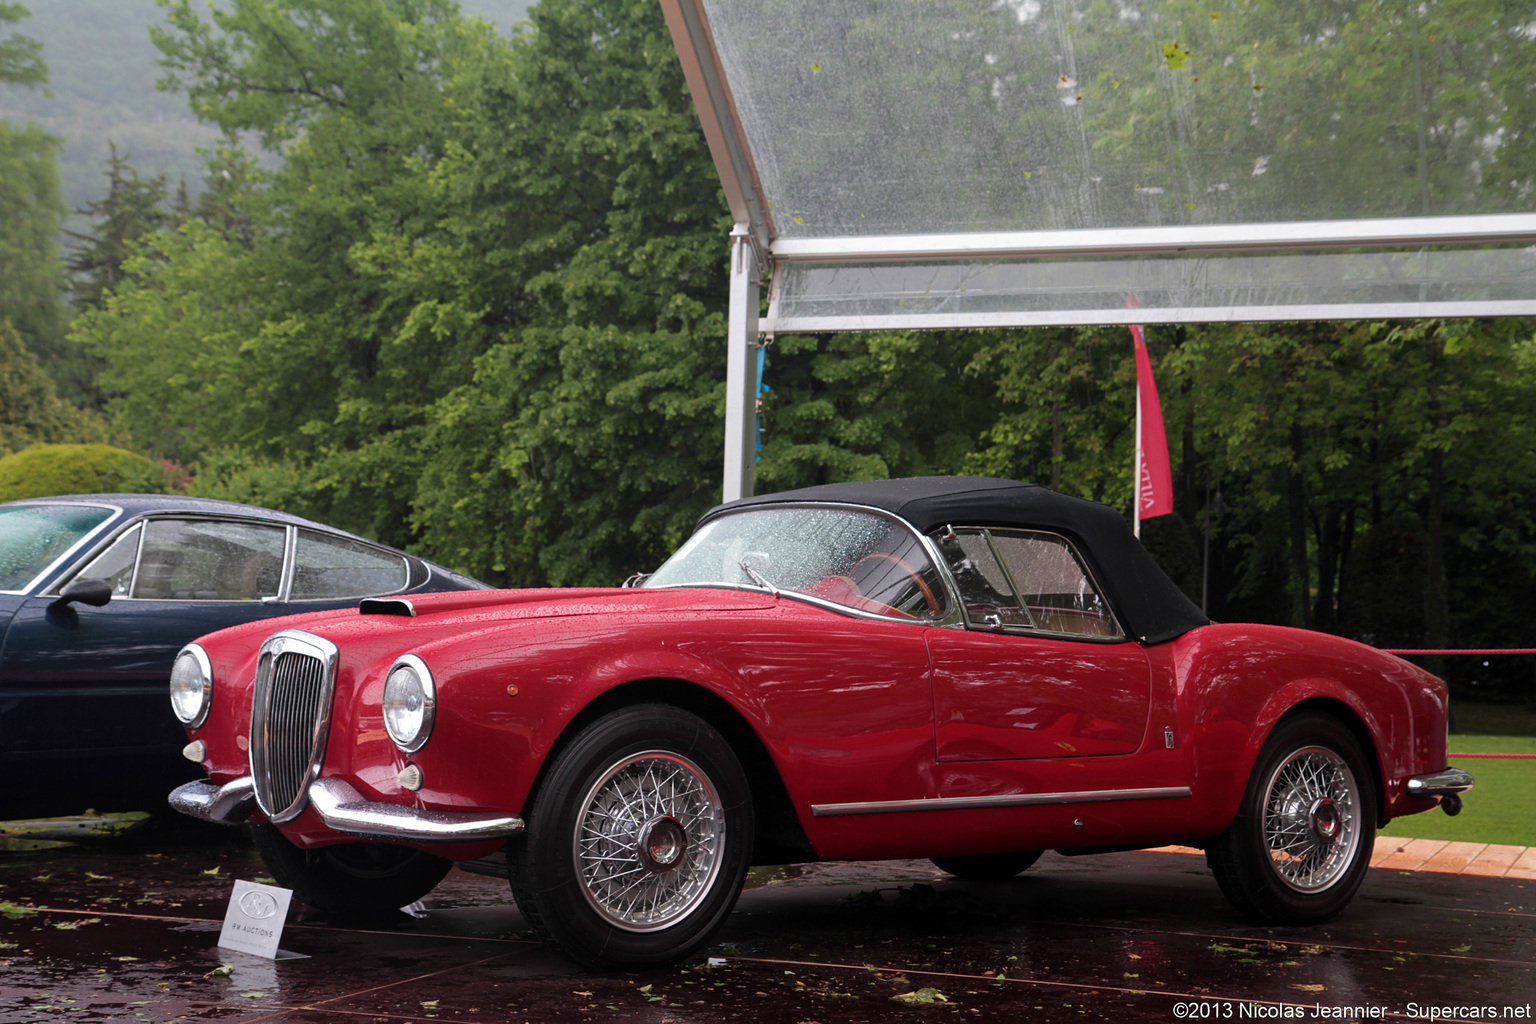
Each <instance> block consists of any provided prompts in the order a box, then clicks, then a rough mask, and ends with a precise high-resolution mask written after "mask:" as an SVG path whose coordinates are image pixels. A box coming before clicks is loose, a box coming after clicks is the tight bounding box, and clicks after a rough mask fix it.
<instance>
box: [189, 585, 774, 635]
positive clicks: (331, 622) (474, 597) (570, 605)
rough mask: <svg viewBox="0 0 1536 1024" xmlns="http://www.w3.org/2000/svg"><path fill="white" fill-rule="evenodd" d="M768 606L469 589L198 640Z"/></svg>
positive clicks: (701, 590) (377, 602) (432, 629)
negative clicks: (287, 632)
mask: <svg viewBox="0 0 1536 1024" xmlns="http://www.w3.org/2000/svg"><path fill="white" fill-rule="evenodd" d="M773 603H774V598H773V596H772V595H770V594H765V593H763V592H761V591H756V590H730V589H725V588H713V587H666V588H657V589H655V590H649V589H638V588H633V589H631V588H617V587H606V588H586V589H574V588H572V589H540V590H466V591H453V592H448V593H440V594H413V595H410V596H409V597H404V598H375V599H369V600H366V601H363V602H362V603H361V604H360V606H359V607H354V608H344V609H340V610H335V611H320V612H309V613H306V614H302V615H290V616H286V617H284V618H280V619H268V620H266V621H265V622H260V623H251V624H249V625H245V626H236V627H234V628H232V629H226V630H221V631H219V632H217V633H212V634H209V636H207V637H204V638H203V639H202V642H203V643H204V644H205V645H210V644H211V645H214V646H218V647H225V648H227V647H241V646H246V645H259V644H260V643H261V641H262V640H264V639H265V638H266V637H268V636H271V635H272V634H273V633H276V632H278V631H280V630H284V629H302V630H305V631H306V632H310V633H314V634H316V635H318V636H322V637H324V638H325V639H327V640H330V641H331V642H332V643H335V644H337V645H339V646H342V647H346V646H349V645H351V644H357V643H364V644H371V643H372V642H373V641H375V640H376V639H378V638H380V637H383V636H389V635H396V636H399V635H401V634H412V635H414V636H415V637H423V636H431V637H434V638H437V637H447V636H451V635H458V634H463V633H466V632H474V631H479V630H484V629H493V628H495V627H497V626H498V625H502V624H508V625H510V624H512V623H514V622H522V621H526V620H538V619H559V618H570V617H573V616H593V617H599V618H603V619H607V620H610V621H611V622H612V623H613V624H614V625H616V626H617V625H621V624H622V623H624V622H626V621H628V620H630V619H632V618H635V617H640V618H650V617H655V616H674V615H696V614H699V613H702V612H711V613H729V612H733V611H734V612H746V611H752V610H760V609H763V608H767V607H771V606H772V605H773Z"/></svg>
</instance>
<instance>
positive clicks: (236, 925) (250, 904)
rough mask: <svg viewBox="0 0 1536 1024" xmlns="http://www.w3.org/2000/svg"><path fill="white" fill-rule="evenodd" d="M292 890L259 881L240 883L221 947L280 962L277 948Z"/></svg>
mask: <svg viewBox="0 0 1536 1024" xmlns="http://www.w3.org/2000/svg"><path fill="white" fill-rule="evenodd" d="M292 899H293V890H292V889H283V888H281V887H279V886H276V885H261V884H260V883H257V882H246V881H243V880H241V881H237V882H235V891H234V893H233V894H231V895H230V897H229V909H228V910H226V911H225V912H224V929H223V931H221V932H219V945H220V946H222V947H224V948H225V949H235V950H239V951H240V952H242V953H254V954H255V955H257V956H264V957H266V958H267V959H268V960H276V959H277V958H278V956H279V953H280V952H281V951H280V950H279V949H278V948H277V945H278V943H279V942H281V941H282V938H283V923H284V922H285V921H286V920H287V919H288V903H289V901H290V900H292Z"/></svg>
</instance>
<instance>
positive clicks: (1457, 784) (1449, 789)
mask: <svg viewBox="0 0 1536 1024" xmlns="http://www.w3.org/2000/svg"><path fill="white" fill-rule="evenodd" d="M1476 781H1477V780H1476V779H1474V778H1473V777H1472V773H1471V772H1468V771H1464V770H1462V769H1460V768H1447V769H1445V770H1444V771H1439V772H1432V773H1431V774H1429V775H1415V776H1414V777H1413V778H1411V779H1409V780H1408V795H1409V796H1447V795H1449V794H1451V793H1465V792H1466V791H1467V790H1469V789H1471V788H1472V784H1473V783H1474V782H1476Z"/></svg>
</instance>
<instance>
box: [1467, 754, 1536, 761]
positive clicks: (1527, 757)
mask: <svg viewBox="0 0 1536 1024" xmlns="http://www.w3.org/2000/svg"><path fill="white" fill-rule="evenodd" d="M1445 756H1446V757H1508V758H1511V759H1514V760H1531V761H1536V754H1446V755H1445Z"/></svg>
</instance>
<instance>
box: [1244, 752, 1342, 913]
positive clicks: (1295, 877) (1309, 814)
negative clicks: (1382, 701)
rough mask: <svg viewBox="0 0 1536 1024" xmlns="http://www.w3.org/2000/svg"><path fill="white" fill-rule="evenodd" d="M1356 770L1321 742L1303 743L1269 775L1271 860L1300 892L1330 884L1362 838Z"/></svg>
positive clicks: (1267, 817)
mask: <svg viewBox="0 0 1536 1024" xmlns="http://www.w3.org/2000/svg"><path fill="white" fill-rule="evenodd" d="M1357 788H1358V787H1357V786H1356V783H1355V776H1354V773H1353V772H1351V771H1350V770H1349V765H1348V764H1347V763H1346V762H1345V761H1344V759H1343V758H1342V757H1340V756H1339V755H1338V754H1336V753H1334V752H1333V751H1331V750H1328V749H1327V748H1325V747H1305V748H1303V749H1301V750H1298V751H1296V752H1295V753H1293V754H1291V756H1290V757H1288V758H1286V759H1285V760H1284V761H1282V762H1281V763H1280V765H1279V767H1277V768H1276V769H1275V772H1274V774H1273V775H1272V776H1271V777H1270V780H1269V786H1268V787H1267V792H1268V799H1267V800H1266V801H1265V807H1264V840H1265V845H1266V846H1267V847H1268V849H1269V863H1270V866H1271V867H1273V868H1274V870H1275V873H1276V874H1277V875H1279V876H1280V880H1281V881H1283V882H1284V883H1285V884H1286V885H1288V886H1290V887H1291V888H1293V889H1295V890H1297V891H1298V892H1316V891H1318V890H1320V889H1326V888H1327V887H1328V886H1330V885H1332V884H1333V883H1334V882H1335V881H1336V880H1337V879H1338V877H1339V876H1340V875H1341V874H1343V873H1344V871H1345V870H1346V869H1347V868H1348V867H1349V865H1350V864H1351V863H1352V861H1353V859H1354V853H1355V848H1356V846H1357V845H1358V843H1359V841H1360V829H1359V827H1358V812H1357V810H1356V807H1355V794H1356V792H1357Z"/></svg>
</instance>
